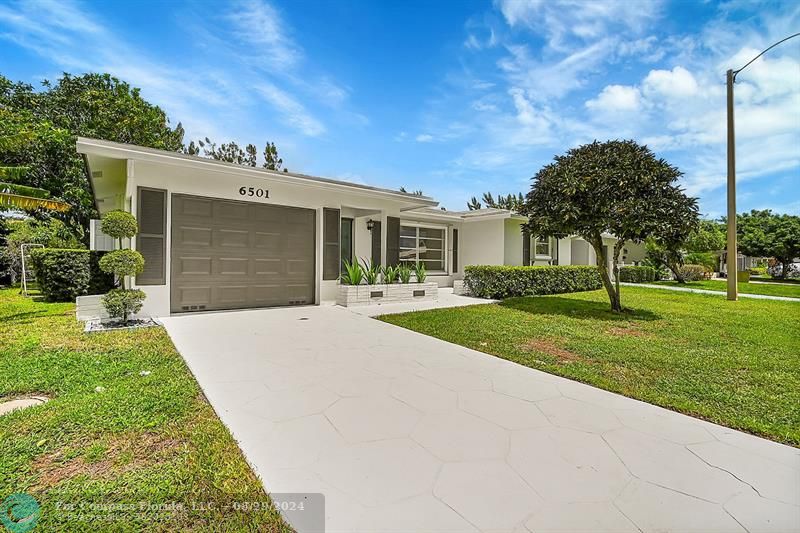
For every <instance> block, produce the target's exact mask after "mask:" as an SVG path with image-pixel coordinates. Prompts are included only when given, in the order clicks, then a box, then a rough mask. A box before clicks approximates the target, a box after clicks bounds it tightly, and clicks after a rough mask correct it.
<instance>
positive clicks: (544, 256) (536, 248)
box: [533, 237, 553, 259]
mask: <svg viewBox="0 0 800 533" xmlns="http://www.w3.org/2000/svg"><path fill="white" fill-rule="evenodd" d="M540 244H546V245H547V253H546V254H540V253H539V245H540ZM533 257H534V258H536V259H552V258H553V243H552V242H550V238H549V237H548V238H547V239H544V240H539V239H536V238H534V239H533Z"/></svg>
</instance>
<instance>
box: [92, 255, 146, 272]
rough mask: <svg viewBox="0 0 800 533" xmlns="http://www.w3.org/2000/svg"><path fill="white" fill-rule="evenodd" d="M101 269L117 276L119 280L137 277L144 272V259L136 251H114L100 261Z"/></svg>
mask: <svg viewBox="0 0 800 533" xmlns="http://www.w3.org/2000/svg"><path fill="white" fill-rule="evenodd" d="M100 268H101V269H102V270H103V271H104V272H108V273H113V274H115V275H116V276H117V279H122V278H123V277H124V276H135V275H137V274H141V273H142V271H143V270H144V257H143V256H142V254H140V253H139V252H137V251H136V250H127V249H126V250H114V251H113V252H108V253H107V254H106V255H104V256H103V257H102V258H101V259H100Z"/></svg>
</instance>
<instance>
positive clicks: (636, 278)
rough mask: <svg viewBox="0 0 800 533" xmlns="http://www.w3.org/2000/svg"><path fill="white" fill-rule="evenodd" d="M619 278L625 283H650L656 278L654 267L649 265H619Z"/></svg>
mask: <svg viewBox="0 0 800 533" xmlns="http://www.w3.org/2000/svg"><path fill="white" fill-rule="evenodd" d="M619 280H620V281H624V282H626V283H652V282H653V281H655V280H656V269H655V268H653V267H649V266H624V267H620V269H619Z"/></svg>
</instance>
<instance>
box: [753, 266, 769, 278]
mask: <svg viewBox="0 0 800 533" xmlns="http://www.w3.org/2000/svg"><path fill="white" fill-rule="evenodd" d="M750 275H751V276H766V275H767V267H752V268H750Z"/></svg>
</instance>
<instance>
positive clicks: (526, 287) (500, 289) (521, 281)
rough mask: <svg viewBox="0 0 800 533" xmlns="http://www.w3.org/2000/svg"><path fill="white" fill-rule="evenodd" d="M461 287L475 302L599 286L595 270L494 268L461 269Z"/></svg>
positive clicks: (582, 289) (575, 290) (480, 266)
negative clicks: (463, 286) (462, 274)
mask: <svg viewBox="0 0 800 533" xmlns="http://www.w3.org/2000/svg"><path fill="white" fill-rule="evenodd" d="M464 285H465V287H466V288H467V290H469V292H470V294H472V295H474V296H477V297H479V298H493V299H500V298H510V297H512V296H533V295H535V294H560V293H565V292H580V291H594V290H597V289H599V288H601V287H602V286H603V283H602V281H601V280H600V272H598V270H597V267H595V266H494V265H470V266H467V267H466V268H464Z"/></svg>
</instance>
